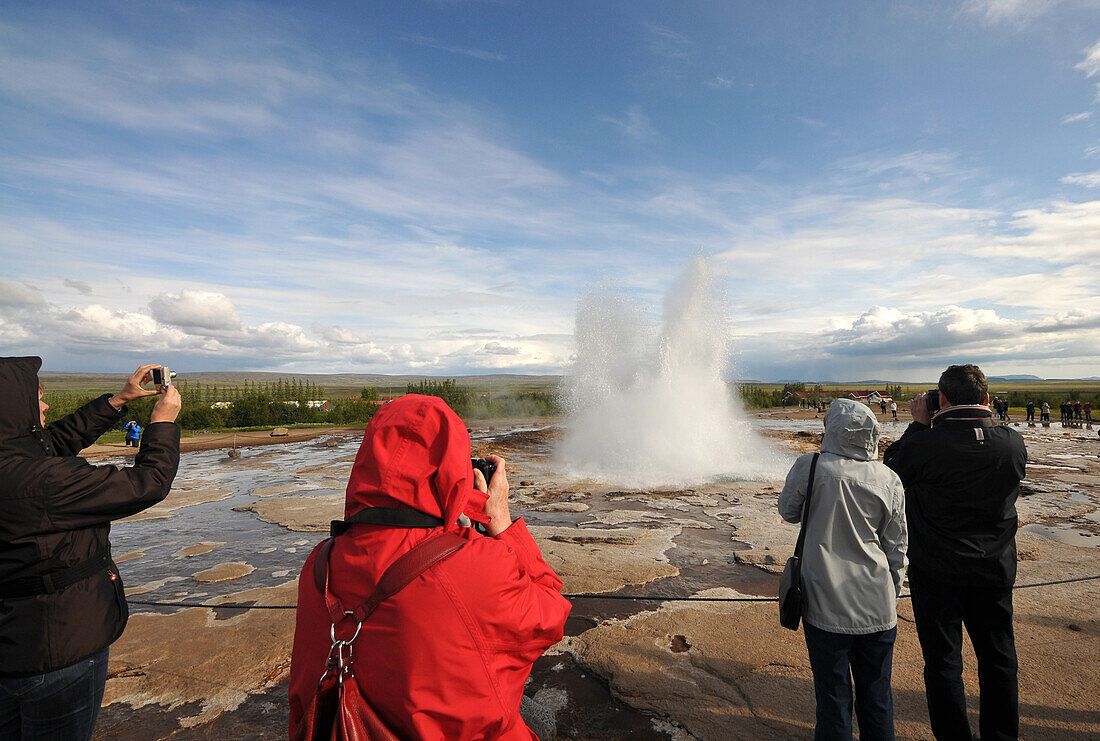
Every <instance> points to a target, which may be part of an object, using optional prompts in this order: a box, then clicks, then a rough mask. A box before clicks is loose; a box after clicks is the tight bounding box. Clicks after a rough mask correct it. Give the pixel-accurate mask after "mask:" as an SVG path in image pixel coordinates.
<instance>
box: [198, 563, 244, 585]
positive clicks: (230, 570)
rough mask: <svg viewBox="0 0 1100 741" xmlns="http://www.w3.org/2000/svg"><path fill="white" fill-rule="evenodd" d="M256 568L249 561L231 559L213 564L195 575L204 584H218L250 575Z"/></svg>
mask: <svg viewBox="0 0 1100 741" xmlns="http://www.w3.org/2000/svg"><path fill="white" fill-rule="evenodd" d="M255 570H256V568H255V567H254V566H252V565H250V564H247V563H241V562H240V561H229V562H227V563H220V564H218V565H217V566H213V567H211V568H209V569H204V570H202V571H200V572H199V573H197V574H195V575H194V577H193V578H194V580H195V581H197V582H201V583H203V584H216V583H218V582H222V581H232V580H233V579H240V578H241V577H242V576H248V575H249V574H251V573H252V572H253V571H255Z"/></svg>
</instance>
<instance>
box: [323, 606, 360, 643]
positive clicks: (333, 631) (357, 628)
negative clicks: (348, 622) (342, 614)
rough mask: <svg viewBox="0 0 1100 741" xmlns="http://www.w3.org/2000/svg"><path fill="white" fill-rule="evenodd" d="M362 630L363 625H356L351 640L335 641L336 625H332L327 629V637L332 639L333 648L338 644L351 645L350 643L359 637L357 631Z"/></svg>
mask: <svg viewBox="0 0 1100 741" xmlns="http://www.w3.org/2000/svg"><path fill="white" fill-rule="evenodd" d="M347 614H348V615H351V614H353V613H350V612H349V613H347ZM362 629H363V623H358V624H357V625H356V626H355V633H353V634H352V636H351V638H349V639H347V640H346V641H345V640H337V639H336V623H333V624H332V627H331V628H329V631H328V634H329V637H330V638H332V645H333V646H335V645H336V644H338V643H351V642H352V641H354V640H355V639H356V638H358V637H359V631H360V630H362Z"/></svg>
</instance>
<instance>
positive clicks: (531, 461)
mask: <svg viewBox="0 0 1100 741" xmlns="http://www.w3.org/2000/svg"><path fill="white" fill-rule="evenodd" d="M904 422H905V420H903V421H902V422H901V423H898V424H893V423H891V422H889V421H887V422H886V423H885V425H884V427H885V435H886V436H887V437H888V438H890V437H896V436H897V435H899V434H900V433H901V431H902V429H903V427H902V425H903V424H904ZM758 424H759V426H760V427H761V428H762V430H763V434H766V435H767V436H769V437H771V438H772V439H773V440H774V442H775V444H776V445H777V446H780V447H783V448H786V449H789V450H790V451H791V452H792V453H802V452H809V451H811V450H813V449H815V448H816V446H817V444H818V443H819V440H820V418H815V416H814V415H813V414H812V413H802V414H793V415H788V414H782V413H780V414H772V415H762V417H761V419H760V420H759V421H758ZM1017 429H1019V431H1020V432H1021V433H1022V434H1024V435H1025V438H1026V439H1027V443H1028V450H1029V457H1030V465H1029V469H1028V479H1027V481H1026V482H1025V484H1024V496H1023V497H1022V498H1021V501H1020V503H1019V511H1020V523H1021V531H1020V534H1019V537H1018V542H1019V546H1020V548H1019V549H1020V558H1021V563H1020V575H1019V584H1020V585H1028V584H1034V583H1039V582H1046V581H1053V580H1064V579H1070V578H1076V577H1084V576H1094V575H1097V574H1100V558H1097V555H1098V554H1100V550H1097V549H1098V548H1100V438H1097V436H1096V432H1095V431H1092V430H1062V429H1060V428H1058V427H1057V426H1056V427H1054V428H1048V429H1043V428H1028V427H1026V426H1021V427H1019V428H1017ZM559 434H560V430H559V429H557V428H553V427H550V428H544V429H516V428H515V427H514V426H509V427H508V428H504V429H501V428H497V429H475V441H474V454H475V455H483V454H486V453H490V452H494V453H499V454H501V455H503V456H504V457H505V458H507V459H508V461H509V470H510V480H511V483H512V492H513V499H514V502H515V504H514V509H513V513H514V514H516V515H523V516H524V517H525V519H526V520H527V521H528V523H529V525H530V526H531V530H532V532H533V533H534V535H535V538H536V539H537V540H538V541H539V543H540V545H541V546H542V548H543V552H544V554H545V555H546V558H547V560H548V561H549V562H550V564H551V565H552V566H553V567H554V568H555V569H556V570H557V571H558V573H559V574H561V576H562V578H563V579H564V580H565V584H566V591H567V592H568V593H570V594H572V595H576V596H574V597H573V604H574V608H573V614H572V616H571V618H570V620H569V623H568V625H567V636H566V638H565V639H564V640H563V641H562V642H561V643H560V644H558V645H557V646H555V647H554V648H553V649H551V650H550V651H549V652H548V653H547V655H546V656H544V657H543V658H542V659H541V660H540V661H539V662H538V664H536V667H535V670H534V672H533V673H532V677H531V681H530V682H529V684H528V689H527V696H528V698H529V703H530V705H529V708H528V712H529V713H530V715H531V717H532V718H534V719H536V720H537V722H538V723H539V725H540V728H541V729H542V731H543V733H544V735H546V736H550V735H555V734H556V736H557V737H558V738H563V739H564V738H573V739H584V738H639V739H668V738H672V739H692V738H699V739H736V738H743V739H787V738H809V737H810V736H811V734H812V724H813V712H814V701H813V692H812V680H811V675H810V670H809V665H808V662H807V659H806V650H805V646H804V644H803V643H802V638H801V635H800V633H794V632H791V631H787V630H784V629H782V628H781V627H780V626H779V624H778V620H777V608H776V605H775V603H774V602H769V601H729V600H731V599H738V600H744V599H746V598H748V599H752V598H767V597H774V595H775V593H776V588H777V582H778V572H779V571H780V570H781V568H782V564H783V562H784V561H785V560H786V558H787V556H788V555H789V554H790V552H791V551H792V550H793V544H794V540H795V537H796V535H797V529H796V528H795V527H794V526H791V525H787V524H786V523H783V522H782V521H781V520H780V519H779V517H778V516H777V515H776V513H775V500H776V496H777V493H778V489H779V488H780V487H781V486H782V481H781V480H775V481H722V482H712V483H707V484H703V485H699V486H695V487H692V488H689V489H675V490H664V489H658V490H645V491H643V490H624V489H621V488H618V487H615V486H611V485H607V484H600V483H597V482H592V481H575V480H569V479H567V478H566V477H564V476H562V475H560V473H558V466H557V465H556V464H555V462H554V459H553V443H554V441H555V439H556V438H557V436H558V435H559ZM357 445H358V439H357V436H355V435H350V434H348V435H343V436H341V435H335V436H333V435H329V436H326V437H319V438H316V439H313V440H310V441H307V442H301V443H296V444H294V445H288V446H283V447H281V448H279V449H273V448H262V449H261V448H258V449H254V450H253V449H247V448H246V449H245V450H244V453H243V455H242V457H241V458H240V459H237V460H230V459H228V458H227V457H226V456H225V453H224V451H208V452H199V453H191V454H187V455H185V456H184V462H183V465H181V471H180V476H179V479H178V481H177V486H176V487H175V488H174V490H173V493H172V495H171V496H170V497H169V499H168V500H166V502H164V503H163V504H161V505H159V506H158V507H157V508H155V509H154V510H150V511H149V512H148V513H144V515H139V516H138V517H137V518H132V520H131V521H126V522H123V523H120V524H118V525H116V527H115V531H114V535H113V540H114V542H115V553H116V555H117V556H118V560H119V561H120V562H121V564H122V565H121V569H122V575H123V578H124V579H126V580H127V591H128V594H129V595H130V596H131V599H132V600H133V601H135V602H141V601H146V602H149V601H154V602H177V603H180V602H182V603H186V604H203V605H205V606H202V607H167V608H166V607H156V606H149V605H141V604H135V605H134V607H133V611H134V613H135V614H134V616H133V617H132V618H131V621H130V625H129V627H128V628H127V631H126V633H125V635H124V636H123V637H122V639H120V640H119V641H118V642H117V643H116V644H115V645H114V647H113V648H112V652H111V665H110V677H109V680H108V684H107V695H106V697H105V699H104V704H105V708H104V711H103V714H102V716H101V721H100V724H99V728H98V730H97V733H96V737H95V738H96V739H167V738H171V739H214V738H217V739H224V738H234V739H272V738H284V737H285V734H286V676H287V671H288V668H289V663H290V645H291V638H292V634H293V620H294V617H293V610H288V609H282V607H284V606H287V605H293V603H294V597H295V581H294V580H295V578H296V576H297V572H298V569H299V568H300V566H301V563H302V561H303V560H304V558H305V556H306V555H307V554H308V552H309V550H310V548H311V547H312V546H313V545H314V544H315V543H316V542H317V541H318V540H319V539H320V538H321V537H323V534H322V531H324V530H327V525H328V520H330V519H333V518H335V517H339V516H340V515H341V514H342V503H343V486H344V482H346V480H347V474H348V471H349V470H350V466H351V461H352V460H353V457H354V452H355V449H356V447H357ZM143 517H144V519H141V518H143ZM627 596H633V597H645V598H646V599H621V598H622V597H627ZM655 596H656V597H659V598H664V599H651V598H652V597H655ZM1098 597H1100V581H1082V582H1075V583H1070V584H1062V585H1053V586H1042V587H1031V588H1022V589H1020V590H1018V591H1017V593H1016V596H1015V604H1016V615H1017V617H1016V630H1017V646H1018V652H1019V655H1020V688H1021V714H1022V736H1023V737H1024V738H1034V739H1080V740H1083V739H1096V738H1100V711H1097V709H1096V708H1097V707H1098V706H1100V701H1098V698H1100V678H1098V675H1097V673H1096V672H1095V670H1094V669H1090V668H1089V667H1095V666H1096V665H1097V663H1098V662H1100V615H1098V609H1097V607H1098V605H1100V599H1098ZM681 600H690V601H681ZM706 600H709V601H706ZM226 603H230V604H238V605H239V604H249V605H252V606H254V607H257V608H267V607H271V608H275V609H251V610H246V609H240V608H225V607H220V608H219V607H218V606H217V605H218V604H226ZM899 614H900V618H901V619H900V626H899V633H898V644H897V647H896V657H895V663H894V692H895V703H896V712H897V729H898V735H899V737H900V738H905V739H929V738H931V733H930V731H929V728H928V724H927V713H926V710H925V705H924V696H923V683H922V678H921V661H920V650H919V646H918V645H917V641H916V635H915V632H914V630H913V626H912V610H911V607H910V605H909V603H908V601H907V600H905V599H903V600H902V601H901V604H900V606H899ZM968 651H969V649H968ZM974 669H975V663H974V659H973V656H972V654H969V653H968V658H967V671H966V674H965V680H966V682H967V689H968V694H969V695H970V699H971V707H972V708H973V709H974V711H975V718H974V725H975V727H976V709H977V694H976V692H977V675H976V673H975V670H974Z"/></svg>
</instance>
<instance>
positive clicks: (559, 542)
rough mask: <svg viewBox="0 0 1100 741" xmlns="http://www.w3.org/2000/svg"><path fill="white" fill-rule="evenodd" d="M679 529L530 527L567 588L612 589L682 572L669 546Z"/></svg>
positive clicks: (568, 589)
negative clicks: (672, 561)
mask: <svg viewBox="0 0 1100 741" xmlns="http://www.w3.org/2000/svg"><path fill="white" fill-rule="evenodd" d="M680 532H681V529H680V528H678V527H676V528H662V529H656V530H646V529H642V528H620V529H614V530H601V529H582V528H566V527H532V528H531V534H532V535H533V536H534V537H535V540H536V541H538V543H539V546H540V548H541V549H542V553H543V557H544V558H545V559H546V562H547V563H548V564H550V567H551V568H553V569H554V571H556V572H557V574H558V576H560V577H561V578H562V580H563V581H564V582H565V588H566V590H567V591H569V592H613V591H616V590H618V589H621V588H622V587H625V586H627V585H630V584H645V583H647V582H650V581H653V580H654V579H658V578H661V577H666V576H673V575H675V574H678V573H679V569H677V568H676V567H675V566H673V565H672V564H670V563H669V562H668V557H667V556H666V555H665V552H666V551H668V550H669V549H670V548H672V547H673V545H674V544H673V542H672V539H673V538H675V537H676V536H677V535H679V534H680Z"/></svg>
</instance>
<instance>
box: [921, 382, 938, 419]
mask: <svg viewBox="0 0 1100 741" xmlns="http://www.w3.org/2000/svg"><path fill="white" fill-rule="evenodd" d="M924 406H925V408H926V409H927V410H928V413H929V414H935V413H936V412H938V411H939V410H940V390H939V389H938V388H934V389H932V390H931V391H928V392H926V393H925V395H924Z"/></svg>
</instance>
